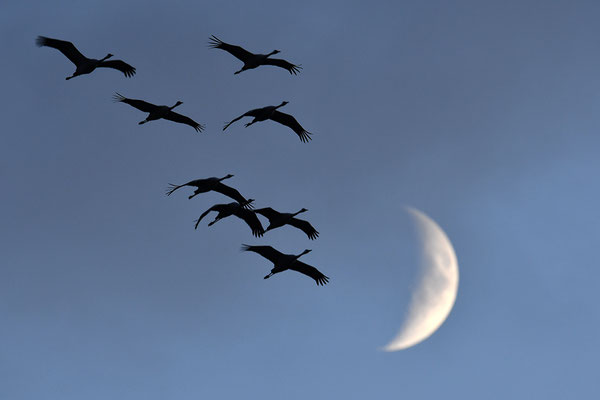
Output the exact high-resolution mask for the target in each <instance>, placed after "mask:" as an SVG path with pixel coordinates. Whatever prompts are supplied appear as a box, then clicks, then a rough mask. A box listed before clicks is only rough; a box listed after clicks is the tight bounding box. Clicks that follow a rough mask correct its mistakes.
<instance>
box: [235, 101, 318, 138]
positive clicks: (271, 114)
mask: <svg viewBox="0 0 600 400" xmlns="http://www.w3.org/2000/svg"><path fill="white" fill-rule="evenodd" d="M286 104H288V102H287V101H282V102H281V104H279V105H278V106H267V107H263V108H255V109H254V110H250V111H247V112H246V113H244V114H242V115H240V116H239V117H237V118H234V119H232V120H231V121H229V122H228V123H227V124H225V126H224V127H223V131H225V129H227V128H228V127H229V125H231V124H233V123H234V122H235V121H238V120H240V119H242V118H244V117H254V119H253V120H252V122H248V123H247V124H246V125H244V126H245V127H246V128H247V127H249V126H250V125H252V124H254V123H255V122H260V121H266V120H267V119H270V120H273V121H275V122H279V123H280V124H282V125H285V126H287V127H288V128H291V129H292V130H293V131H294V132H295V133H296V135H298V137H299V138H300V141H301V142H303V143H307V142H308V141H309V140H311V139H312V138H311V137H310V135H312V133H310V132H308V131H307V130H306V129H304V128H303V127H302V126H301V125H300V124H299V123H298V121H296V118H294V117H292V116H291V115H289V114H286V113H282V112H281V111H278V110H277V109H278V108H280V107H283V106H285V105H286Z"/></svg>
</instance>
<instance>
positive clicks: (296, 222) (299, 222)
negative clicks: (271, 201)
mask: <svg viewBox="0 0 600 400" xmlns="http://www.w3.org/2000/svg"><path fill="white" fill-rule="evenodd" d="M256 212H258V211H256ZM288 224H290V225H292V226H295V227H296V228H298V229H300V230H302V231H304V233H306V236H308V238H309V239H310V240H315V239H316V238H317V237H318V236H319V232H317V230H316V229H315V228H313V226H312V225H311V224H310V222H308V221H305V220H303V219H298V218H292V219H291V220H290V221H289V222H288Z"/></svg>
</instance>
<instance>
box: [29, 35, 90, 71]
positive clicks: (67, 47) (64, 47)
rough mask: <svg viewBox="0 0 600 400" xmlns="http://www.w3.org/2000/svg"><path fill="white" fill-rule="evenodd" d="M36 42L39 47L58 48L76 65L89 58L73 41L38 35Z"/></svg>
mask: <svg viewBox="0 0 600 400" xmlns="http://www.w3.org/2000/svg"><path fill="white" fill-rule="evenodd" d="M35 44H37V45H38V46H39V47H42V46H48V47H52V48H55V49H56V50H58V51H60V52H61V53H63V54H64V55H65V56H66V57H67V58H68V59H69V60H71V62H72V63H73V64H75V65H77V64H80V63H81V62H82V61H85V60H86V59H87V58H86V57H85V56H84V55H83V54H81V53H80V52H79V50H77V48H76V47H75V45H74V44H73V43H71V42H67V41H66V40H58V39H51V38H48V37H45V36H38V37H37V39H36V41H35Z"/></svg>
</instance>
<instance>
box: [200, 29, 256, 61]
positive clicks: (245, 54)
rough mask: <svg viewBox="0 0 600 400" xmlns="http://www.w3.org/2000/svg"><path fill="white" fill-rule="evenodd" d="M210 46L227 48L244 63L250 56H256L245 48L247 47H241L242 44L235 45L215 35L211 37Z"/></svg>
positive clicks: (227, 50)
mask: <svg viewBox="0 0 600 400" xmlns="http://www.w3.org/2000/svg"><path fill="white" fill-rule="evenodd" d="M209 47H211V48H213V49H221V50H225V51H226V52H228V53H229V54H231V55H233V56H234V57H235V58H237V59H238V60H241V61H243V62H244V63H245V62H246V60H248V59H249V58H250V57H252V56H254V54H252V53H250V52H249V51H248V50H245V49H243V48H241V47H240V46H234V45H232V44H229V43H225V42H224V41H222V40H221V39H219V38H218V37H216V36H215V35H212V36H211V37H210V42H209Z"/></svg>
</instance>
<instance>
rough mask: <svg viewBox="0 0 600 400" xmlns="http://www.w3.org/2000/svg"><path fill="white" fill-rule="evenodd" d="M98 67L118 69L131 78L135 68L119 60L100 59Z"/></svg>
mask: <svg viewBox="0 0 600 400" xmlns="http://www.w3.org/2000/svg"><path fill="white" fill-rule="evenodd" d="M98 67H100V68H114V69H118V70H119V71H121V72H122V73H124V74H125V76H126V77H127V78H131V77H132V76H133V75H135V68H134V67H132V66H131V65H129V64H127V63H126V62H125V61H121V60H108V61H102V62H101V63H100V65H98Z"/></svg>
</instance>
